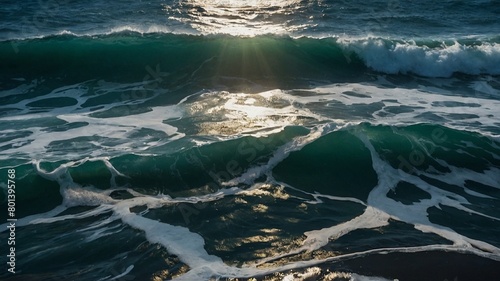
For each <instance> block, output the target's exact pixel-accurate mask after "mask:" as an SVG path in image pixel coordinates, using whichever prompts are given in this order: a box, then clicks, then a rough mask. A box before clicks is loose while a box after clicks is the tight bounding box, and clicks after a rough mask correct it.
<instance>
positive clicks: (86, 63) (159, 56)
mask: <svg viewBox="0 0 500 281" xmlns="http://www.w3.org/2000/svg"><path fill="white" fill-rule="evenodd" d="M0 58H1V59H2V61H3V64H2V67H1V68H0V71H2V73H4V74H5V75H6V76H7V77H11V78H18V77H23V78H27V79H32V78H33V77H39V76H41V75H44V76H48V77H58V76H64V77H68V78H73V79H80V80H82V79H91V78H92V77H95V76H97V77H102V78H106V79H139V78H141V77H143V76H144V71H145V69H146V67H147V66H149V67H150V68H151V66H152V65H153V66H155V65H156V66H159V67H160V68H161V70H162V71H164V72H167V73H169V74H172V75H174V76H173V77H184V76H189V77H190V78H200V79H213V78H216V77H217V76H236V77H242V78H247V79H261V80H262V79H264V78H267V79H274V80H277V81H280V80H284V79H287V78H291V79H299V78H301V77H302V78H304V79H308V78H309V79H330V80H333V79H346V78H348V77H352V76H359V75H363V74H364V73H365V72H366V71H367V70H368V69H370V70H372V71H375V72H379V73H386V74H398V73H399V74H417V75H420V76H425V77H450V76H452V75H453V74H455V73H463V74H471V75H480V74H486V75H500V67H499V65H500V39H499V38H498V37H494V38H491V39H482V40H480V39H469V40H459V41H444V40H442V41H436V40H428V41H413V40H412V41H404V40H390V39H382V38H366V39H346V38H324V39H314V38H297V39H292V38H288V37H276V36H261V37H253V38H240V37H233V36H209V37H203V36H189V35H174V34H146V35H141V34H138V33H134V32H120V33H116V34H111V35H103V36H97V37H89V36H83V37H77V36H73V35H58V36H49V37H45V38H40V39H29V40H13V41H4V42H1V43H0ZM124 58H125V59H124ZM34 62H36V63H34ZM160 74H161V75H163V74H164V73H163V72H162V73H160ZM179 79H180V78H179ZM169 80H170V79H169ZM174 80H175V78H174Z"/></svg>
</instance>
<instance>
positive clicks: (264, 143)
mask: <svg viewBox="0 0 500 281" xmlns="http://www.w3.org/2000/svg"><path fill="white" fill-rule="evenodd" d="M307 134H308V130H307V129H306V128H303V127H299V126H291V127H286V128H285V129H284V130H283V131H282V132H279V133H275V134H272V135H269V136H267V137H260V138H256V137H250V136H247V137H240V138H237V139H233V140H226V141H219V142H213V143H210V144H205V145H202V146H196V147H191V148H186V149H181V150H179V151H174V152H170V153H167V154H163V155H161V154H159V155H133V154H124V155H121V156H116V157H113V158H110V159H109V162H107V161H108V160H102V159H100V158H96V159H89V160H83V161H79V162H78V161H77V162H76V163H74V164H71V165H69V166H68V167H67V169H66V170H65V171H66V172H65V173H67V175H68V176H69V177H67V178H66V177H62V178H61V179H70V180H71V182H72V184H76V185H77V186H81V187H83V188H89V187H90V188H98V189H100V190H108V189H115V188H123V187H127V188H132V189H134V190H136V191H138V192H140V193H142V194H150V195H155V194H158V193H161V194H167V195H170V196H172V197H179V196H180V197H188V196H202V195H205V194H209V193H213V192H216V191H217V190H221V189H225V188H227V187H228V185H227V184H225V182H229V181H231V180H232V179H233V178H237V177H240V176H242V175H243V174H245V172H247V171H248V170H249V169H251V168H255V167H259V168H260V169H268V171H264V172H265V173H264V174H263V176H262V177H260V178H254V179H253V181H266V177H265V174H266V173H267V172H271V171H272V176H273V177H274V178H275V179H276V180H277V181H279V182H283V183H286V184H289V185H291V186H294V187H295V188H298V189H301V190H304V191H306V192H311V193H313V192H320V193H322V194H330V195H333V196H347V197H353V198H358V199H360V200H363V201H366V200H367V196H368V194H369V193H370V192H371V191H372V189H373V188H374V187H375V186H376V185H377V183H378V180H379V179H378V177H379V176H380V175H377V173H376V172H375V171H374V170H373V168H372V165H373V159H372V156H371V155H370V151H369V149H368V148H367V147H366V146H365V144H364V143H363V142H362V141H361V139H360V136H366V137H367V138H368V139H369V140H370V143H371V145H373V148H374V149H375V151H376V152H377V154H378V155H379V157H380V158H381V159H383V160H384V161H385V162H386V163H387V164H388V165H390V166H392V167H393V168H394V169H400V171H401V172H400V173H401V175H403V174H405V173H406V174H409V175H413V176H415V175H417V176H419V177H421V178H422V179H423V181H424V182H427V183H428V184H431V185H433V186H436V187H438V188H440V189H443V190H446V191H450V192H453V193H455V194H459V195H460V196H464V197H466V198H470V199H471V200H473V202H475V203H476V204H477V206H476V207H475V208H477V210H478V211H482V208H483V207H484V208H486V209H484V211H486V212H488V213H495V215H500V214H496V213H497V212H496V211H494V210H488V209H487V206H488V204H489V202H490V201H491V200H492V199H493V198H500V193H499V190H498V186H496V185H497V184H498V182H497V181H498V180H499V179H498V175H497V176H495V175H494V171H497V170H498V169H499V168H500V160H499V159H500V158H499V156H500V150H499V147H500V144H499V143H498V142H496V141H494V140H491V139H489V138H487V137H483V136H481V135H479V134H477V133H469V132H465V131H457V130H453V129H449V128H446V127H443V126H439V125H429V124H418V125H411V126H405V127H395V126H382V125H379V126H375V125H371V124H369V123H363V124H360V125H356V126H352V127H348V128H346V129H341V130H338V131H334V132H331V133H328V134H325V135H323V136H321V137H319V138H317V139H315V140H314V141H312V142H310V143H308V144H306V145H305V146H304V147H302V148H301V149H299V150H297V151H293V152H291V153H290V154H289V155H288V154H286V155H280V154H279V149H280V148H281V147H283V146H284V145H286V144H287V143H289V142H290V141H292V140H294V139H296V138H297V137H300V136H304V135H307ZM471 155H477V156H476V157H472V156H471ZM273 157H274V158H276V157H277V159H278V161H277V162H276V164H275V165H268V166H266V164H267V163H270V162H272V161H271V160H270V159H271V158H273ZM65 163H66V162H63V161H60V162H42V163H40V164H39V165H40V168H41V169H42V170H44V171H47V172H50V171H55V170H56V169H60V168H61V167H62V166H63V165H65ZM110 167H113V169H116V171H118V172H119V173H120V174H116V172H114V171H113V170H111V169H110ZM0 170H5V168H2V169H0ZM457 171H462V173H463V176H462V177H455V178H456V179H453V180H451V183H450V181H448V182H447V178H446V175H452V174H456V173H457ZM464 171H468V173H466V174H464ZM17 173H18V176H19V180H18V185H19V186H22V189H20V190H19V191H18V200H19V201H22V202H23V204H25V202H26V204H27V203H29V204H31V205H32V206H35V207H34V208H31V209H30V212H33V213H40V212H43V211H48V210H50V209H51V208H54V207H55V206H57V205H58V204H60V203H61V201H60V200H61V196H60V195H59V194H58V192H59V187H62V186H63V185H61V182H54V181H53V180H49V179H46V178H45V177H43V175H41V174H39V173H38V172H37V168H36V165H34V164H31V163H26V164H23V165H19V166H18V167H17ZM443 175H444V176H445V178H443ZM403 178H405V177H403ZM267 180H268V179H267ZM247 184H250V183H249V182H247V183H240V185H241V187H243V188H246V187H247V186H246V185H247ZM231 186H232V185H231ZM460 186H462V187H460ZM70 187H71V186H70ZM64 188H67V187H64ZM469 190H470V191H471V192H472V193H471V192H468V191H469ZM474 192H478V193H482V194H484V195H485V196H487V197H484V198H481V197H474V196H470V194H475V193H474ZM469 193H470V194H469ZM428 195H429V194H428V193H427V192H426V191H423V190H420V189H419V188H417V187H416V186H414V185H413V184H411V183H408V182H405V181H401V183H399V184H398V185H397V187H395V189H394V190H393V192H391V193H390V194H388V196H389V197H391V198H393V199H394V200H396V201H399V202H403V203H405V204H411V202H418V200H423V199H426V198H427V199H428ZM118 196H119V195H118ZM488 198H490V199H488ZM2 202H4V200H2Z"/></svg>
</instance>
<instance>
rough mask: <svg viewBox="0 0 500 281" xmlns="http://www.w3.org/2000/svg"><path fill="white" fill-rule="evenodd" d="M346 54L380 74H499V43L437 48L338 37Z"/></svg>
mask: <svg viewBox="0 0 500 281" xmlns="http://www.w3.org/2000/svg"><path fill="white" fill-rule="evenodd" d="M338 42H339V43H340V44H341V46H343V47H344V48H345V50H346V52H348V53H349V52H355V53H356V54H357V55H358V56H359V57H360V58H361V59H362V60H363V61H364V62H365V63H366V65H367V66H368V67H371V68H373V69H374V70H377V71H381V72H384V73H392V74H395V73H415V74H418V75H422V76H428V77H450V76H451V75H452V74H453V73H455V72H461V73H467V74H474V75H477V74H491V75H498V74H500V44H497V43H488V42H482V43H481V44H480V45H473V46H468V45H464V44H460V43H458V42H456V41H455V42H454V43H453V44H449V45H446V44H445V43H444V42H443V43H442V44H441V46H439V47H428V46H426V45H417V44H416V43H415V42H414V41H400V42H398V41H389V40H386V39H378V38H367V39H349V38H340V39H339V40H338Z"/></svg>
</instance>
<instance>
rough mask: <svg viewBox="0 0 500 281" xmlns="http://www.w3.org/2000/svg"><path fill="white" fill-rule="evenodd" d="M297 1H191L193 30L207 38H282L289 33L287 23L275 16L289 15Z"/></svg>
mask: <svg viewBox="0 0 500 281" xmlns="http://www.w3.org/2000/svg"><path fill="white" fill-rule="evenodd" d="M299 2H300V1H298V0H282V1H279V0H271V1H263V0H250V1H238V0H208V1H205V0H189V1H186V2H183V3H182V5H183V6H187V7H189V18H188V19H179V20H181V21H184V22H189V23H190V24H191V26H192V27H193V28H195V29H196V30H199V31H200V32H202V33H205V34H230V35H235V36H256V35H261V34H270V33H272V34H283V33H286V32H287V31H291V30H289V29H290V28H289V27H286V25H285V22H283V21H282V19H281V20H278V19H277V18H273V17H272V15H276V14H280V13H290V12H292V10H293V9H294V7H295V6H296V5H297V4H298V3H299Z"/></svg>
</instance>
